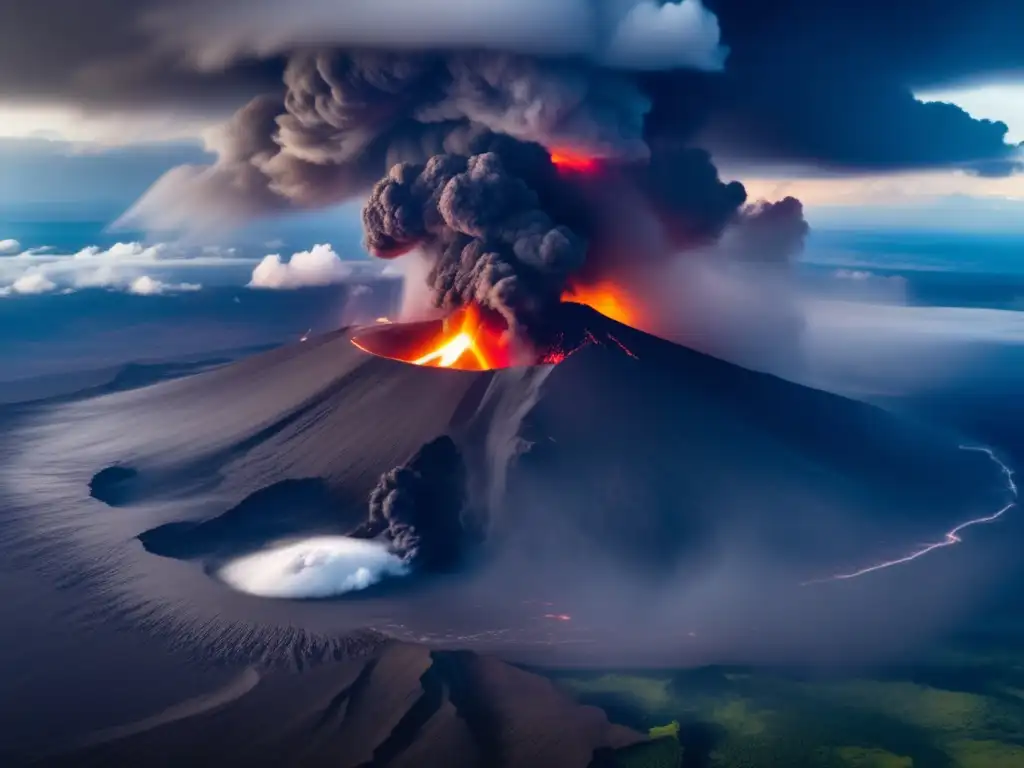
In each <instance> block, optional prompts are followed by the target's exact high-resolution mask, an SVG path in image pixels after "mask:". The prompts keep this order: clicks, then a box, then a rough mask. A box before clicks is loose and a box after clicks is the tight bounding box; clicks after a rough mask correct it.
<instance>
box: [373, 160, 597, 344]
mask: <svg viewBox="0 0 1024 768" xmlns="http://www.w3.org/2000/svg"><path fill="white" fill-rule="evenodd" d="M545 159H546V158H545ZM363 224H364V228H365V231H366V246H367V248H368V249H369V251H370V252H371V253H372V254H373V255H375V256H378V257H382V258H391V257H394V256H398V255H401V254H403V253H405V252H407V251H408V250H410V249H411V248H415V247H422V248H423V249H425V250H426V251H427V252H429V253H430V255H431V257H432V258H433V259H434V263H433V267H432V268H431V270H430V272H429V274H428V276H427V282H428V284H429V286H430V287H431V289H432V290H433V292H434V301H435V305H436V306H438V307H440V308H444V309H448V310H451V309H456V308H458V307H461V306H464V305H466V304H470V303H476V304H479V305H481V306H483V307H486V308H488V309H491V310H494V311H495V312H498V313H499V314H501V316H502V317H503V318H504V320H505V322H506V324H507V327H508V329H509V331H510V332H511V333H512V334H513V336H519V335H521V334H524V333H526V332H527V329H529V328H531V327H533V326H535V325H536V324H537V323H538V322H540V317H541V314H542V311H543V309H544V308H545V307H547V306H549V305H550V304H551V303H552V302H557V301H558V299H559V296H560V294H561V291H562V289H563V288H564V286H565V283H566V280H567V279H568V277H569V275H570V274H571V273H573V272H574V271H576V270H577V269H579V268H580V267H581V266H582V265H583V262H584V259H585V258H586V242H585V241H584V240H583V239H582V238H581V237H580V236H579V235H577V234H576V233H575V232H574V231H573V230H572V229H570V228H569V227H567V226H564V225H560V224H557V223H556V222H555V221H553V220H552V218H551V216H550V215H549V214H548V213H547V212H546V211H545V210H544V209H543V208H542V207H541V202H540V198H539V196H538V195H537V193H536V192H534V191H533V189H531V188H530V186H529V185H528V184H527V183H526V181H524V180H523V179H522V178H520V177H518V176H515V175H513V174H511V173H509V171H508V170H507V169H506V167H505V164H504V163H503V162H502V159H501V157H500V156H499V155H498V154H496V153H494V152H487V153H484V154H479V155H472V156H470V157H468V158H467V157H461V156H459V155H436V156H434V157H432V158H431V159H430V160H429V161H428V162H427V163H426V165H422V166H415V165H411V164H408V163H405V164H399V165H396V166H395V167H394V168H392V169H391V172H390V173H389V174H388V176H387V177H386V178H385V179H383V180H382V181H380V182H379V183H378V184H377V185H376V186H375V187H374V189H373V192H372V193H371V195H370V199H369V200H368V201H367V203H366V206H365V208H364V209H363Z"/></svg>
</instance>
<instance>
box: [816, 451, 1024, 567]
mask: <svg viewBox="0 0 1024 768" xmlns="http://www.w3.org/2000/svg"><path fill="white" fill-rule="evenodd" d="M958 447H959V448H960V450H961V451H975V452H977V453H984V454H985V455H986V456H988V457H989V458H990V459H991V460H992V461H994V462H995V463H996V464H997V465H998V466H999V469H1000V471H1001V472H1002V473H1003V475H1005V476H1006V487H1007V489H1008V490H1009V491H1010V494H1011V495H1012V496H1013V501H1011V502H1010V503H1009V504H1007V505H1006V506H1005V507H1003V508H1002V509H1000V510H999V511H998V512H993V513H992V514H991V515H986V516H985V517H976V518H974V519H973V520H967V521H965V522H962V523H960V524H959V525H958V526H956V527H955V528H951V529H950V530H948V531H946V533H945V535H944V536H943V538H942V541H936V542H934V543H932V544H926V545H924V546H923V547H921V548H920V549H918V550H915V551H914V552H911V553H910V554H909V555H905V556H903V557H899V558H896V559H895V560H886V561H885V562H883V563H876V564H875V565H870V566H868V567H866V568H861V569H860V570H858V571H853V572H852V573H839V574H836V575H834V576H829V577H827V578H823V579H814V580H812V581H805V582H804V583H803V584H801V585H800V586H807V585H809V584H823V583H825V582H830V581H846V580H848V579H856V578H857V577H859V576H866V575H867V574H869V573H874V572H875V571H882V570H885V569H886V568H892V567H894V566H897V565H903V564H904V563H910V562H913V561H914V560H917V559H919V558H922V557H924V556H925V555H927V554H929V553H931V552H934V551H935V550H937V549H944V548H945V547H952V546H953V545H954V544H959V543H960V542H961V541H962V539H961V538H960V533H961V532H962V531H964V530H966V529H967V528H970V527H971V526H973V525H986V524H988V523H994V522H995V521H996V520H998V519H999V518H1000V517H1002V516H1003V515H1005V514H1006V513H1007V512H1009V511H1010V510H1011V509H1013V508H1014V507H1015V506H1017V499H1018V498H1019V497H1018V493H1017V483H1016V482H1014V479H1013V470H1012V469H1010V468H1009V467H1008V466H1006V464H1004V463H1003V462H1002V460H1001V459H1000V458H999V457H998V456H996V455H995V453H994V452H993V451H992V449H990V448H982V447H980V446H976V445H961V446H958Z"/></svg>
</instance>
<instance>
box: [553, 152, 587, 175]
mask: <svg viewBox="0 0 1024 768" xmlns="http://www.w3.org/2000/svg"><path fill="white" fill-rule="evenodd" d="M551 162H552V163H554V164H555V165H556V166H557V167H558V169H559V170H562V171H575V172H576V173H594V172H595V171H597V169H598V167H599V166H598V162H597V160H596V159H594V158H593V157H588V156H587V155H583V154H580V153H579V152H573V151H572V150H571V149H564V148H562V149H553V150H551Z"/></svg>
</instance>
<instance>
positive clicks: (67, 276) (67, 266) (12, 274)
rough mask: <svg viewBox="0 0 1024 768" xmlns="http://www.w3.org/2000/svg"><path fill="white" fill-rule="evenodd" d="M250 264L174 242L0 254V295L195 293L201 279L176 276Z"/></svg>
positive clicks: (212, 250) (228, 253)
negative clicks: (105, 291)
mask: <svg viewBox="0 0 1024 768" xmlns="http://www.w3.org/2000/svg"><path fill="white" fill-rule="evenodd" d="M247 263H251V262H249V261H248V260H243V259H239V258H237V257H235V256H234V252H233V251H232V250H231V249H227V250H223V249H216V248H187V247H185V246H179V245H173V244H169V243H156V244H150V245H147V244H143V243H137V242H132V243H115V244H114V245H112V246H110V247H109V248H102V247H100V246H89V247H87V248H83V249H81V250H79V251H77V252H75V253H68V254H62V253H59V252H56V251H55V250H54V249H52V248H37V249H29V250H25V251H21V252H20V253H15V254H13V255H7V256H4V257H3V258H0V296H12V295H27V294H39V293H51V292H56V291H64V292H70V291H75V290H80V289H85V288H106V289H112V290H123V291H127V292H129V293H134V294H136V295H139V296H156V295H160V294H165V293H176V292H181V291H196V290H199V289H200V288H201V286H200V285H199V284H198V283H194V282H189V281H182V280H178V279H174V278H173V277H171V275H174V274H177V273H180V272H182V271H187V272H189V273H190V274H194V273H195V271H196V270H202V269H207V268H214V267H225V266H236V267H237V266H240V265H244V264H247Z"/></svg>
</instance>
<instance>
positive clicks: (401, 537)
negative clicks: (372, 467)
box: [352, 436, 467, 571]
mask: <svg viewBox="0 0 1024 768" xmlns="http://www.w3.org/2000/svg"><path fill="white" fill-rule="evenodd" d="M465 505H466V467H465V464H464V463H463V460H462V455H461V454H460V452H459V449H458V447H457V446H456V445H455V442H454V441H453V440H452V439H451V438H450V437H448V436H442V437H439V438H437V439H436V440H433V441H431V442H429V443H427V444H426V445H424V446H423V447H422V448H420V450H419V451H417V452H416V454H415V455H414V456H413V457H412V458H411V459H409V461H408V462H406V463H405V464H403V465H402V466H399V467H395V468H394V469H392V470H389V471H388V472H385V473H384V474H383V475H381V478H380V480H379V481H378V483H377V486H376V487H375V488H374V489H373V491H372V492H371V493H370V502H369V517H368V519H367V521H366V522H365V523H364V524H363V525H361V526H360V527H359V528H358V529H357V530H356V531H354V532H353V534H352V535H353V536H355V537H358V538H375V537H377V536H383V538H384V539H386V540H387V541H388V543H389V544H390V547H391V550H392V552H394V553H395V554H396V555H398V556H399V557H401V558H402V559H403V560H404V561H405V562H407V563H409V564H410V565H415V566H416V567H417V568H420V569H422V570H426V571H443V570H447V569H449V568H451V567H453V566H454V565H456V564H457V563H458V561H459V560H460V558H461V557H462V554H463V549H464V545H465V543H466V540H467V533H466V526H465V525H464V522H463V512H464V508H465Z"/></svg>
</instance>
